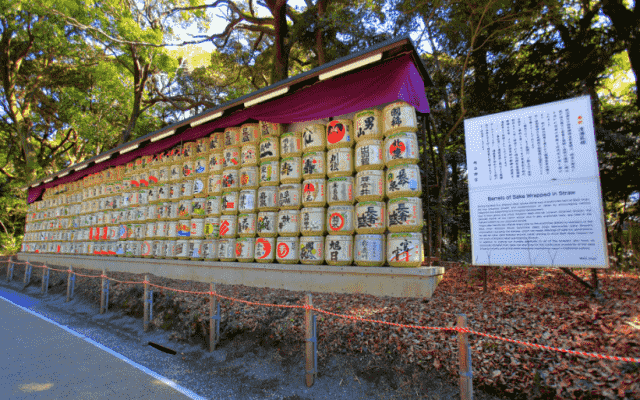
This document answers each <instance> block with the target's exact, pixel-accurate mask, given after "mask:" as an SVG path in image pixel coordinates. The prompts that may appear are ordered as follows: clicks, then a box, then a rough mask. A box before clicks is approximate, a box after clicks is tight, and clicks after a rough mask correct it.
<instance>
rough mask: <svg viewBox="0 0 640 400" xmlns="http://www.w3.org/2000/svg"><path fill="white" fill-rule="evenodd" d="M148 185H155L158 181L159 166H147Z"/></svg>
mask: <svg viewBox="0 0 640 400" xmlns="http://www.w3.org/2000/svg"><path fill="white" fill-rule="evenodd" d="M148 180H149V185H157V184H158V183H159V182H160V168H159V167H157V166H154V167H152V168H149V177H148Z"/></svg>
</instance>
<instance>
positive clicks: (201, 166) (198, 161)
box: [193, 153, 209, 175]
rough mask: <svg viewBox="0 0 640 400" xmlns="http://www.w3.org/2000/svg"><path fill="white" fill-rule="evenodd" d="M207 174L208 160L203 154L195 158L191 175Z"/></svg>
mask: <svg viewBox="0 0 640 400" xmlns="http://www.w3.org/2000/svg"><path fill="white" fill-rule="evenodd" d="M207 172H209V159H208V158H207V156H206V155H205V154H204V153H203V154H201V155H199V156H198V157H196V158H195V161H194V163H193V173H194V174H196V175H199V174H206V173H207Z"/></svg>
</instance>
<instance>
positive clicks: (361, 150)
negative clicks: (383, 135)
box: [355, 139, 385, 172]
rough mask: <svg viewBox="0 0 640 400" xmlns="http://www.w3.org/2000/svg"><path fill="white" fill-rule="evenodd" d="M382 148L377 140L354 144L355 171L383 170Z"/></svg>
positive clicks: (380, 142)
mask: <svg viewBox="0 0 640 400" xmlns="http://www.w3.org/2000/svg"><path fill="white" fill-rule="evenodd" d="M383 147H384V146H383V145H382V141H381V140H377V139H369V140H362V141H359V142H358V143H356V150H355V166H356V171H358V172H360V171H364V170H368V169H384V166H385V163H384V158H383V155H382V153H383Z"/></svg>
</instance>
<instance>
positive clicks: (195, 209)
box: [190, 197, 207, 217]
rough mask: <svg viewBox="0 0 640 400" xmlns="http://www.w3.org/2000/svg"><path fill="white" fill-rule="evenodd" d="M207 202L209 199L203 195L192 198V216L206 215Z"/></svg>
mask: <svg viewBox="0 0 640 400" xmlns="http://www.w3.org/2000/svg"><path fill="white" fill-rule="evenodd" d="M206 202H207V199H205V198H202V197H194V198H193V199H191V210H190V211H191V216H192V217H204V216H205V215H206V213H207V210H206V207H207V205H206Z"/></svg>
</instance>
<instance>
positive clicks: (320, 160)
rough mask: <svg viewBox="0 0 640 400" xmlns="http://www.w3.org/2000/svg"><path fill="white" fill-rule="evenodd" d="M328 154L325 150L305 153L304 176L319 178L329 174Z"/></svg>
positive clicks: (303, 162) (303, 158)
mask: <svg viewBox="0 0 640 400" xmlns="http://www.w3.org/2000/svg"><path fill="white" fill-rule="evenodd" d="M326 161H327V155H326V153H325V152H324V151H314V152H310V153H305V154H304V155H303V156H302V178H303V179H319V178H324V177H326V176H327V168H326V167H327V165H326Z"/></svg>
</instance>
